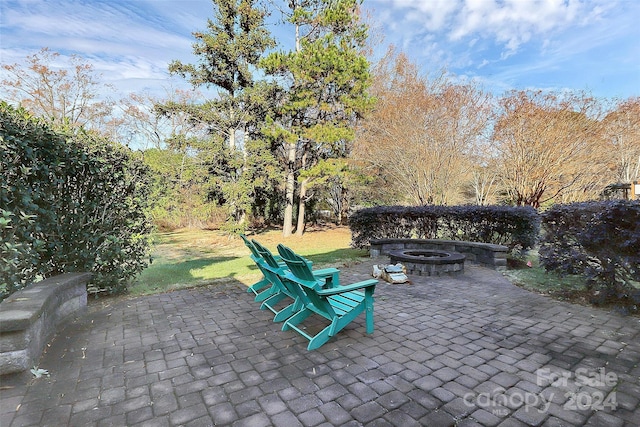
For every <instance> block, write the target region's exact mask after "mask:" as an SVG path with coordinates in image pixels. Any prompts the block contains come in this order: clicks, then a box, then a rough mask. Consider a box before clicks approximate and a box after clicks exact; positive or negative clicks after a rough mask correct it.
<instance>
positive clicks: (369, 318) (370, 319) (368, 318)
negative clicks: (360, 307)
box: [365, 305, 373, 334]
mask: <svg viewBox="0 0 640 427" xmlns="http://www.w3.org/2000/svg"><path fill="white" fill-rule="evenodd" d="M365 317H366V321H367V333H368V334H372V333H373V305H367V310H366V312H365Z"/></svg>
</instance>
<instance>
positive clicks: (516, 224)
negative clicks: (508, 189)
mask: <svg viewBox="0 0 640 427" xmlns="http://www.w3.org/2000/svg"><path fill="white" fill-rule="evenodd" d="M349 227H350V228H351V234H352V243H351V244H352V246H354V247H356V248H362V247H365V246H367V245H368V244H369V241H370V240H372V239H389V238H404V239H411V238H413V239H449V240H465V241H471V242H482V243H493V244H496V245H504V246H507V247H508V248H509V250H510V251H512V252H513V251H517V250H527V249H530V248H532V247H533V246H534V245H535V244H536V241H537V237H538V233H539V231H540V217H539V215H538V213H537V211H536V210H535V209H533V208H531V207H510V206H476V205H465V206H417V207H407V206H378V207H374V208H367V209H361V210H359V211H357V212H355V213H354V214H353V215H351V217H350V218H349Z"/></svg>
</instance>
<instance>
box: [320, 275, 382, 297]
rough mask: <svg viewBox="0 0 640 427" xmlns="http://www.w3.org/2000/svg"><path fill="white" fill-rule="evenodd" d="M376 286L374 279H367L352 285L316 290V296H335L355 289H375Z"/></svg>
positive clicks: (376, 282)
mask: <svg viewBox="0 0 640 427" xmlns="http://www.w3.org/2000/svg"><path fill="white" fill-rule="evenodd" d="M377 284H378V281H377V280H376V279H369V280H363V281H362V282H358V283H354V284H352V285H347V286H339V287H337V288H329V289H322V290H318V291H317V293H318V295H323V296H330V295H337V294H342V293H345V292H350V291H355V290H357V289H362V288H375V286H376V285H377Z"/></svg>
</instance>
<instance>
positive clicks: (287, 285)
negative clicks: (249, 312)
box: [251, 240, 340, 322]
mask: <svg viewBox="0 0 640 427" xmlns="http://www.w3.org/2000/svg"><path fill="white" fill-rule="evenodd" d="M251 243H253V245H254V247H255V248H256V251H257V252H258V254H259V255H260V257H261V259H262V261H263V263H261V264H259V266H260V268H261V270H262V273H263V274H264V275H265V277H266V278H267V280H269V281H270V282H271V284H272V287H271V289H270V291H269V296H268V297H267V298H266V299H264V300H263V301H262V305H261V306H260V309H262V310H264V309H268V310H270V311H271V312H272V313H273V314H274V318H273V321H274V322H280V321H283V320H285V319H287V318H288V317H289V316H291V315H292V314H293V313H295V312H297V311H298V310H300V309H301V308H302V306H303V303H304V300H305V298H306V296H305V294H304V293H303V292H302V291H301V290H300V289H299V286H298V285H297V284H296V283H294V282H291V281H290V280H288V279H284V278H283V277H284V274H285V272H286V271H287V267H286V264H283V263H279V262H278V261H277V259H276V258H275V256H274V255H273V254H272V253H271V251H270V250H269V249H267V248H266V247H264V246H263V245H262V244H260V243H259V242H257V241H256V240H252V241H251ZM305 265H306V266H307V268H309V270H311V262H310V261H307V260H305ZM339 273H340V271H339V270H338V269H336V268H323V269H320V270H315V271H312V275H313V277H315V278H316V279H317V280H319V281H322V282H323V283H325V282H326V283H332V281H333V280H337V278H338V275H339ZM289 299H290V300H291V302H290V303H289V304H288V305H286V306H285V307H284V308H279V307H281V306H282V304H280V303H281V302H282V301H283V300H289Z"/></svg>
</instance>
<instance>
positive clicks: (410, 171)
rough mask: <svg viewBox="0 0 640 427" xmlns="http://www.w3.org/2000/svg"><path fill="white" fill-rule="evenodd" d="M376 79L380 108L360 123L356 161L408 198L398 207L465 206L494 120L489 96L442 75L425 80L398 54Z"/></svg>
mask: <svg viewBox="0 0 640 427" xmlns="http://www.w3.org/2000/svg"><path fill="white" fill-rule="evenodd" d="M374 73H375V83H374V85H373V89H374V94H375V96H376V97H377V98H378V104H377V106H376V108H375V111H374V112H373V113H372V114H371V115H370V116H369V117H368V118H367V120H366V121H365V122H364V123H363V124H362V128H361V131H360V132H359V137H358V140H357V143H356V147H355V148H354V155H355V157H356V158H357V159H358V160H364V161H365V162H367V163H368V164H369V165H370V166H371V167H375V168H377V169H378V170H380V171H381V172H382V173H384V174H386V175H388V176H389V177H390V178H391V179H390V180H391V181H392V182H394V183H395V185H396V190H397V192H398V193H399V194H403V195H406V199H405V200H401V202H407V203H412V204H419V205H422V204H450V203H456V202H460V201H461V200H462V199H461V195H462V188H463V186H464V185H465V184H466V183H467V181H468V180H469V178H470V174H471V170H472V166H473V165H474V160H475V158H474V156H473V154H474V153H475V152H477V150H476V145H477V144H478V143H480V140H481V139H482V136H483V134H484V133H485V132H484V131H485V129H486V127H487V125H488V123H489V121H490V117H491V114H492V105H491V102H490V97H489V96H488V95H487V94H485V93H483V92H482V91H481V90H479V89H478V88H477V87H475V86H474V85H472V84H460V83H454V82H453V81H452V80H451V79H450V78H448V77H447V76H446V74H445V73H442V74H441V75H439V76H437V77H436V78H433V79H428V78H426V77H424V76H422V75H420V74H419V72H418V70H417V68H416V66H415V65H414V64H413V63H411V62H410V61H409V60H408V59H407V57H406V56H405V55H404V54H402V53H400V54H397V53H396V52H395V51H394V50H393V48H392V49H390V50H389V51H388V53H387V55H386V57H385V58H384V59H383V60H382V61H381V62H380V64H378V67H377V68H376V69H375V71H374Z"/></svg>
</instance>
